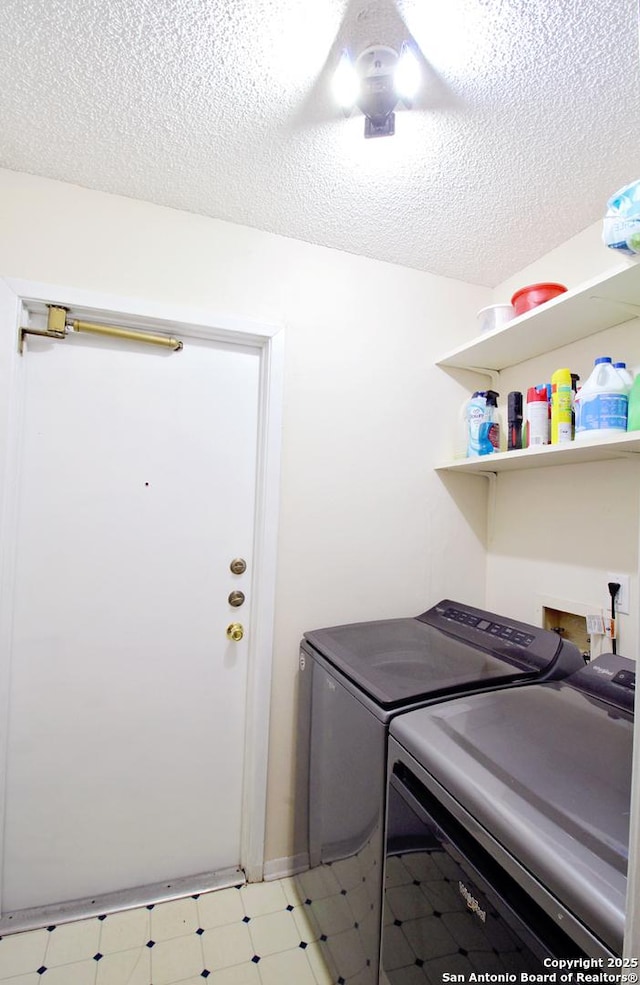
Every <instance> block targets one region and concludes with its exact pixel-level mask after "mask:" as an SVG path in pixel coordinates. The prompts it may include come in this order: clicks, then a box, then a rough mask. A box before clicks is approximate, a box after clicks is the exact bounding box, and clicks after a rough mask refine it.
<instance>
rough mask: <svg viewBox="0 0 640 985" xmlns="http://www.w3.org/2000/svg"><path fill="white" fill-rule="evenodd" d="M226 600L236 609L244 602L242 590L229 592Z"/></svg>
mask: <svg viewBox="0 0 640 985" xmlns="http://www.w3.org/2000/svg"><path fill="white" fill-rule="evenodd" d="M227 602H228V603H229V605H232V606H233V607H234V609H237V608H238V606H239V605H242V603H243V602H244V592H230V594H229V598H228V599H227Z"/></svg>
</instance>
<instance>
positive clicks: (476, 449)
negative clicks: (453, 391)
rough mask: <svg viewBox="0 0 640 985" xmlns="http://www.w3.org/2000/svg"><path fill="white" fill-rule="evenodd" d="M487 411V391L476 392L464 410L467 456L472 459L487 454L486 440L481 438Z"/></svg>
mask: <svg viewBox="0 0 640 985" xmlns="http://www.w3.org/2000/svg"><path fill="white" fill-rule="evenodd" d="M486 410H487V391H486V390H476V391H475V393H474V394H473V396H472V397H471V399H470V400H468V401H467V403H466V404H465V408H464V417H465V425H466V432H467V456H468V457H469V458H472V457H474V456H477V455H483V454H486V452H483V451H482V446H483V443H484V438H483V437H481V433H480V432H481V428H482V425H483V424H484V420H485V414H486Z"/></svg>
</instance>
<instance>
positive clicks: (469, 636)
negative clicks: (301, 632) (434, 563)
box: [305, 599, 583, 708]
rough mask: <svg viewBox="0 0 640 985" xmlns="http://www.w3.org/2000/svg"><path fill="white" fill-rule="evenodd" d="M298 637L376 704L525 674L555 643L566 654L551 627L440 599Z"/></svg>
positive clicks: (539, 669) (536, 668) (541, 665)
mask: <svg viewBox="0 0 640 985" xmlns="http://www.w3.org/2000/svg"><path fill="white" fill-rule="evenodd" d="M305 638H306V639H307V641H308V642H309V643H310V644H311V645H312V646H313V647H315V649H316V650H317V651H318V652H319V653H321V654H322V656H323V657H324V658H325V659H326V660H328V661H329V662H330V663H331V664H333V666H334V667H336V668H337V669H338V670H339V671H340V672H341V673H343V674H344V675H345V676H346V677H348V678H349V679H350V680H351V681H352V682H353V683H354V684H355V685H356V686H357V687H359V688H360V689H361V690H362V691H364V692H365V693H366V694H368V695H369V696H370V697H371V698H372V699H373V700H374V701H375V702H376V703H377V704H379V705H380V706H381V707H383V708H396V707H400V706H402V705H403V704H405V703H408V702H410V701H414V700H418V699H425V700H426V699H430V698H434V699H435V698H438V697H444V696H446V695H448V694H455V693H463V692H465V691H469V690H479V689H482V688H486V687H487V686H491V685H496V684H502V683H508V682H512V681H519V680H526V679H528V678H529V679H533V678H535V677H537V676H539V675H540V674H541V673H544V672H546V671H547V670H548V668H549V667H550V666H551V665H553V664H554V662H555V660H556V658H557V656H558V654H559V652H560V650H561V649H563V647H564V650H565V651H567V652H569V651H568V648H567V644H562V642H561V640H560V639H559V637H558V636H557V635H556V634H555V633H551V632H549V631H548V630H544V629H540V628H538V627H535V626H529V625H527V624H525V623H520V622H516V621H515V620H512V619H507V618H506V617H505V616H496V615H495V614H494V613H490V612H485V611H483V610H481V609H474V608H471V607H470V606H466V605H463V604H462V603H458V602H451V601H450V600H448V599H445V600H443V601H442V602H440V603H438V605H436V606H434V607H433V608H432V609H430V610H428V611H427V612H425V613H423V614H422V615H421V616H418V617H417V618H415V619H413V618H409V619H387V620H378V621H375V622H361V623H351V624H349V625H344V626H333V627H329V628H327V629H318V630H314V631H313V632H308V633H305ZM573 649H575V648H573ZM575 661H576V663H575V667H572V669H577V667H578V666H583V661H582V659H581V658H580V656H579V654H578V651H577V649H576V650H575Z"/></svg>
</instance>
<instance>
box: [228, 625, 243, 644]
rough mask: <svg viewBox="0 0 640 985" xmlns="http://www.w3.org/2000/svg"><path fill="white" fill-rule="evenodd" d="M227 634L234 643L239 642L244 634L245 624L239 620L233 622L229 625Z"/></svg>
mask: <svg viewBox="0 0 640 985" xmlns="http://www.w3.org/2000/svg"><path fill="white" fill-rule="evenodd" d="M227 636H228V637H229V639H230V640H233V642H234V643H239V642H240V640H241V639H242V637H243V636H244V626H243V625H242V623H239V622H232V623H230V624H229V625H228V626H227Z"/></svg>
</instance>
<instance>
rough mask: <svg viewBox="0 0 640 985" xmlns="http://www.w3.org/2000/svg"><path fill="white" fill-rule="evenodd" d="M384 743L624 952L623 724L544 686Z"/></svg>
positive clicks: (481, 701)
mask: <svg viewBox="0 0 640 985" xmlns="http://www.w3.org/2000/svg"><path fill="white" fill-rule="evenodd" d="M569 680H570V679H569ZM390 732H391V735H392V736H393V737H394V738H395V739H396V740H397V741H398V742H399V743H400V744H401V745H402V746H404V748H405V749H406V750H407V751H408V752H409V753H410V754H411V755H412V756H413V758H414V759H415V760H416V761H417V762H418V763H419V764H420V765H421V766H422V767H423V768H424V769H425V770H426V771H427V772H428V773H429V774H430V776H432V777H433V778H434V779H435V780H436V781H437V782H438V783H439V784H440V785H441V786H442V787H444V788H445V790H447V791H448V793H450V794H451V795H452V796H453V797H454V798H455V800H457V801H458V803H459V804H461V805H462V807H464V808H465V810H466V811H467V812H468V813H469V814H470V815H472V816H473V817H474V818H475V819H477V821H479V822H480V824H481V825H482V826H483V827H484V828H485V829H486V830H487V831H488V832H489V833H490V834H491V835H492V836H493V837H494V838H495V839H496V840H497V841H499V842H500V843H501V844H502V845H503V846H504V847H505V848H506V849H507V850H508V851H509V852H510V853H511V854H512V855H513V856H514V857H515V858H516V859H517V860H518V861H519V862H520V863H521V864H522V865H524V867H525V868H526V869H528V870H529V871H530V872H531V873H532V874H533V875H534V876H535V877H536V878H537V879H538V880H539V881H540V882H541V883H542V884H543V885H544V886H546V887H547V888H548V889H549V890H550V891H551V892H552V893H553V894H554V895H555V896H556V897H557V898H558V899H559V900H560V901H561V902H563V903H564V904H565V905H566V906H567V907H568V908H569V909H570V910H572V911H573V912H574V913H575V914H576V916H577V917H578V918H579V919H580V920H582V922H583V923H585V924H586V925H587V926H588V927H589V928H590V929H591V930H592V932H593V933H595V934H596V935H597V936H598V937H600V939H601V940H603V941H604V942H605V943H606V944H607V945H608V946H609V947H610V948H611V949H612V950H614V951H616V952H621V948H622V940H623V936H624V915H625V898H626V868H627V854H628V844H629V810H630V796H631V760H632V744H633V718H632V716H631V715H630V714H629V712H627V711H624V710H621V709H617V708H615V707H613V706H612V705H611V704H608V703H605V702H603V701H600V700H599V699H597V698H594V697H593V696H591V695H589V694H585V693H583V692H581V691H580V690H578V689H576V688H575V687H574V686H572V685H571V684H570V683H568V682H549V683H545V684H539V685H534V686H532V687H526V688H513V689H507V690H504V691H497V692H494V693H487V694H476V695H472V696H470V697H464V698H458V699H455V700H452V701H449V702H446V703H445V704H442V705H437V706H432V707H429V708H423V709H420V710H418V711H412V712H408V713H407V714H405V715H400V716H398V717H397V718H395V719H394V720H393V722H392V723H391V727H390Z"/></svg>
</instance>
